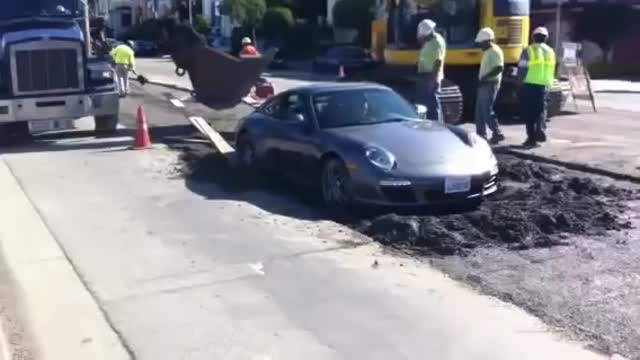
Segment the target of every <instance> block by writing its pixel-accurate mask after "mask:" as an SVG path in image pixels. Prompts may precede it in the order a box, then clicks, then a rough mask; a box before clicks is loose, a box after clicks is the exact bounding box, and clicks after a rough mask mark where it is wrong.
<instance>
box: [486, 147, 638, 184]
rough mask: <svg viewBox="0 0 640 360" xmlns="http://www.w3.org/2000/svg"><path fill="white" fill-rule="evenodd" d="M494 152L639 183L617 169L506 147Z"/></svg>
mask: <svg viewBox="0 0 640 360" xmlns="http://www.w3.org/2000/svg"><path fill="white" fill-rule="evenodd" d="M494 152H496V153H501V154H508V155H513V156H516V157H518V158H521V159H524V160H532V161H537V162H541V163H546V164H551V165H556V166H561V167H564V168H567V169H569V170H575V171H581V172H585V173H589V174H594V175H600V176H606V177H609V178H612V179H615V180H622V181H628V182H631V183H634V184H640V176H634V175H630V174H625V173H621V172H617V171H611V170H606V169H602V168H598V167H595V166H592V165H588V164H584V163H579V162H571V161H563V160H557V159H551V158H549V157H546V156H541V155H536V154H531V153H526V152H523V151H519V150H513V149H507V148H494Z"/></svg>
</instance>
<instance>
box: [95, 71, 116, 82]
mask: <svg viewBox="0 0 640 360" xmlns="http://www.w3.org/2000/svg"><path fill="white" fill-rule="evenodd" d="M90 75H91V80H110V79H113V71H111V70H92V71H91V73H90Z"/></svg>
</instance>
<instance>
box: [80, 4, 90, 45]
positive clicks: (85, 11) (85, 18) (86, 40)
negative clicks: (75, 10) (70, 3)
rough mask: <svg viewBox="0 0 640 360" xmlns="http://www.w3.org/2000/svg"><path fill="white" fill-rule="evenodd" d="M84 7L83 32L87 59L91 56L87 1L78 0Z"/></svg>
mask: <svg viewBox="0 0 640 360" xmlns="http://www.w3.org/2000/svg"><path fill="white" fill-rule="evenodd" d="M80 2H81V3H82V5H83V6H84V31H85V46H86V49H87V57H89V56H91V26H90V25H89V0H80Z"/></svg>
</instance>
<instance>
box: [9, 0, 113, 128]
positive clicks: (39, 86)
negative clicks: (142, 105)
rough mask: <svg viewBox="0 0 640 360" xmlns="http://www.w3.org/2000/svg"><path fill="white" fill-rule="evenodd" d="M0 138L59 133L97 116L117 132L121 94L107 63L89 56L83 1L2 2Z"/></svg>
mask: <svg viewBox="0 0 640 360" xmlns="http://www.w3.org/2000/svg"><path fill="white" fill-rule="evenodd" d="M0 9H2V11H0V135H3V134H4V135H6V134H7V133H13V132H18V133H23V132H30V133H37V132H40V131H47V130H55V129H56V128H57V127H60V126H61V125H60V124H64V123H69V122H72V121H73V120H75V119H78V118H82V117H87V116H93V117H94V118H95V123H96V131H98V132H104V133H109V132H113V131H115V130H116V127H117V124H118V112H119V94H118V91H117V86H116V79H115V76H114V71H113V68H112V66H111V65H110V63H109V62H108V60H107V59H99V58H96V57H93V56H92V55H91V54H90V53H89V52H88V50H87V49H88V47H87V41H90V39H89V36H88V34H86V33H85V31H84V30H83V29H84V28H85V27H83V26H82V24H83V23H84V21H86V20H85V18H84V14H85V11H84V8H83V5H82V3H81V2H80V1H79V0H20V1H16V0H0Z"/></svg>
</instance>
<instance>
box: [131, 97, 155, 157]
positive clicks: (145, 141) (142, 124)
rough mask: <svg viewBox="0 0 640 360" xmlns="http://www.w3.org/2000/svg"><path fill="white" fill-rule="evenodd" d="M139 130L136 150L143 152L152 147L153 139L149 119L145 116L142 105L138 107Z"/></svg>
mask: <svg viewBox="0 0 640 360" xmlns="http://www.w3.org/2000/svg"><path fill="white" fill-rule="evenodd" d="M137 123H138V129H137V130H136V139H135V142H134V144H133V149H134V150H143V149H148V148H150V147H151V138H150V137H149V127H148V126H147V118H146V116H145V115H144V108H143V107H142V105H140V106H138V121H137Z"/></svg>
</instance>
